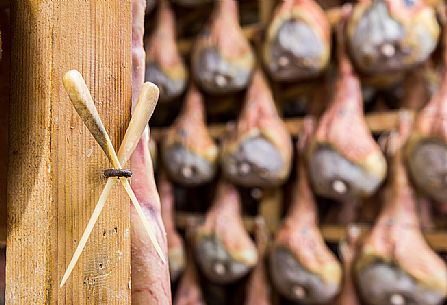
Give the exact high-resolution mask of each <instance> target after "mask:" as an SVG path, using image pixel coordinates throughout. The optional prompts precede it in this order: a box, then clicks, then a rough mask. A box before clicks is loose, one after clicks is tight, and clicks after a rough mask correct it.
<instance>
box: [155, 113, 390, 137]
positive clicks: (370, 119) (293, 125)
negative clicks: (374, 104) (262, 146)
mask: <svg viewBox="0 0 447 305" xmlns="http://www.w3.org/2000/svg"><path fill="white" fill-rule="evenodd" d="M365 118H366V124H367V125H368V127H369V128H370V129H371V131H372V132H373V133H381V132H385V131H392V130H395V129H396V128H397V126H398V123H399V112H398V111H390V112H381V113H372V114H368V115H366V116H365ZM284 122H285V124H286V126H287V129H288V130H289V132H290V134H291V135H292V136H293V137H297V136H298V135H299V134H300V132H301V128H302V125H303V118H292V119H285V120H284ZM232 124H234V122H229V123H226V124H211V125H209V126H208V130H209V132H210V134H211V136H212V137H214V138H221V137H222V136H223V135H224V134H225V131H226V130H227V128H230V127H231V125H232ZM165 132H166V129H165V128H153V129H151V134H152V136H153V138H154V139H155V140H160V139H162V138H163V135H164V133H165Z"/></svg>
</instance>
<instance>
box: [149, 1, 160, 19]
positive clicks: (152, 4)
mask: <svg viewBox="0 0 447 305" xmlns="http://www.w3.org/2000/svg"><path fill="white" fill-rule="evenodd" d="M157 2H158V0H146V15H148V14H149V13H150V12H152V9H153V8H154V7H155V5H156V4H157Z"/></svg>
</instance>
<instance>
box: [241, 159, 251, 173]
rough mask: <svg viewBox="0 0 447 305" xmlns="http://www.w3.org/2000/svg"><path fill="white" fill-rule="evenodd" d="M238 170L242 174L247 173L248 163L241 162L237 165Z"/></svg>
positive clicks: (248, 169) (248, 170)
mask: <svg viewBox="0 0 447 305" xmlns="http://www.w3.org/2000/svg"><path fill="white" fill-rule="evenodd" d="M239 172H240V173H241V174H242V175H247V174H248V173H249V172H250V165H249V164H248V163H245V162H244V163H242V164H241V165H239Z"/></svg>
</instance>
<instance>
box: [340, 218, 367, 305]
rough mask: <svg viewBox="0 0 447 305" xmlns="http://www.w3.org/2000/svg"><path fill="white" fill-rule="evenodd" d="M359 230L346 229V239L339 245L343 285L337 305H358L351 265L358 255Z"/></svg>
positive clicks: (354, 228)
mask: <svg viewBox="0 0 447 305" xmlns="http://www.w3.org/2000/svg"><path fill="white" fill-rule="evenodd" d="M360 233H361V232H360V229H359V228H357V227H353V226H352V227H348V232H347V239H346V241H344V242H342V244H341V245H340V253H341V258H342V260H343V285H342V288H341V292H340V295H339V296H338V302H337V305H360V300H359V299H358V297H357V292H356V288H355V284H354V279H353V276H352V275H353V274H352V272H353V265H354V261H355V258H356V255H357V253H358V246H359V238H360Z"/></svg>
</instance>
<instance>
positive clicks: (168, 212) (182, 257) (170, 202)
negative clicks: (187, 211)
mask: <svg viewBox="0 0 447 305" xmlns="http://www.w3.org/2000/svg"><path fill="white" fill-rule="evenodd" d="M158 189H159V190H160V201H161V217H162V219H163V223H164V225H165V228H166V236H167V239H168V258H169V273H170V275H171V281H172V282H174V281H175V280H176V279H177V278H178V277H179V275H180V273H182V272H183V270H184V269H185V265H186V253H185V249H184V246H183V240H182V238H181V237H180V235H179V234H178V232H177V230H176V228H175V219H174V208H175V206H174V194H173V189H172V185H171V183H170V182H169V180H168V179H167V177H166V175H165V174H164V172H161V174H160V176H159V179H158Z"/></svg>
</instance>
